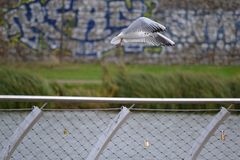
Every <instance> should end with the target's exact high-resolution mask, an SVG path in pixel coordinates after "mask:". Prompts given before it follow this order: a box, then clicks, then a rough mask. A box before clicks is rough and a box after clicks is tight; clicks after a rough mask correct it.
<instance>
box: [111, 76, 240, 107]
mask: <svg viewBox="0 0 240 160" xmlns="http://www.w3.org/2000/svg"><path fill="white" fill-rule="evenodd" d="M110 85H111V86H114V89H111V88H110V89H109V90H111V91H113V90H114V94H113V96H115V97H142V98H144V97H147V98H159V97H161V98H234V97H240V92H239V91H240V76H238V77H235V78H233V79H232V78H224V77H221V76H214V75H211V74H206V73H200V74H199V73H197V74H196V73H183V72H182V73H165V74H161V75H160V76H156V75H153V74H130V75H125V76H121V75H119V76H117V77H116V78H115V79H114V80H113V82H111V83H110ZM144 107H150V108H157V107H161V108H165V107H167V108H190V107H191V108H192V106H187V105H144ZM196 107H200V108H203V107H207V108H209V107H211V108H213V107H217V108H219V105H204V106H203V105H202V106H196ZM196 107H195V108H196Z"/></svg>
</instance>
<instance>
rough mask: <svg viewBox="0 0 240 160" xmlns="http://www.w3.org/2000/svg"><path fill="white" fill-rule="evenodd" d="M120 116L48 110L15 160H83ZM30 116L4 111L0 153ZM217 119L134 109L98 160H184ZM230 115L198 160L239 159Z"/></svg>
mask: <svg viewBox="0 0 240 160" xmlns="http://www.w3.org/2000/svg"><path fill="white" fill-rule="evenodd" d="M118 112H119V109H97V110H44V111H43V116H42V117H41V118H40V120H39V121H38V122H37V123H36V124H35V125H34V127H33V128H32V129H31V130H30V132H29V133H28V134H27V136H26V137H25V138H24V139H23V141H22V142H21V144H20V145H19V146H18V147H17V149H16V150H15V152H14V153H13V155H12V157H11V159H13V160H19V159H24V160H38V159H39V160H42V159H44V160H48V159H51V160H52V159H63V160H70V159H72V160H75V159H83V160H84V159H86V158H87V156H88V154H89V152H90V151H91V149H92V148H93V146H94V145H95V143H96V142H97V140H98V138H99V136H100V135H101V133H103V131H104V130H105V129H106V128H107V127H108V125H109V123H110V122H111V121H112V120H113V119H114V117H115V116H116V115H117V114H118ZM28 113H29V111H17V110H15V111H12V110H11V111H10V110H9V111H6V110H5V111H0V134H1V136H0V150H2V149H3V147H4V145H6V143H7V141H8V140H9V137H11V135H12V134H13V133H14V131H15V129H16V128H17V127H18V125H19V124H20V123H21V122H22V121H23V120H24V118H25V117H26V116H27V114H28ZM216 113H217V111H216V110H215V111H214V110H191V111H190V110H188V111H187V110H168V111H167V112H166V110H141V109H132V110H131V114H130V116H129V118H128V119H127V121H126V122H125V123H123V125H122V126H121V128H120V129H119V130H118V131H117V132H116V134H115V135H114V136H113V138H112V139H111V141H110V142H109V144H108V145H107V147H106V148H105V150H104V151H103V152H102V153H101V155H100V157H99V159H100V160H107V159H109V160H113V159H122V160H125V159H134V160H140V159H144V160H157V159H164V160H168V159H170V160H175V159H176V160H182V159H186V158H187V157H188V155H189V151H190V149H191V147H192V146H193V144H194V142H195V141H196V139H197V138H198V137H199V136H200V134H201V132H202V131H203V129H204V128H205V127H206V126H207V125H208V124H209V122H210V121H211V120H212V118H213V117H214V115H216ZM231 113H232V114H231V116H230V117H229V118H228V119H227V120H226V121H224V123H223V124H222V125H221V126H220V127H219V128H218V130H217V131H216V132H215V134H214V135H213V136H212V137H211V138H210V140H209V141H208V142H207V144H206V145H205V146H204V148H203V150H202V152H201V153H200V155H199V157H198V159H200V160H209V159H213V160H215V159H216V160H218V159H219V160H222V159H226V160H236V159H240V152H239V150H240V116H239V114H238V113H239V111H237V110H231Z"/></svg>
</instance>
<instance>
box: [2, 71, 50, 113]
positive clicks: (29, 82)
mask: <svg viewBox="0 0 240 160" xmlns="http://www.w3.org/2000/svg"><path fill="white" fill-rule="evenodd" d="M0 77H1V79H0V94H1V95H53V94H54V93H53V90H52V89H51V87H50V86H49V84H48V83H47V81H45V80H43V79H42V78H40V77H38V76H36V75H33V74H30V73H26V72H19V71H16V70H11V69H0ZM28 105H30V106H32V104H31V103H3V102H1V103H0V108H11V107H14V108H22V107H23V108H24V107H26V106H28Z"/></svg>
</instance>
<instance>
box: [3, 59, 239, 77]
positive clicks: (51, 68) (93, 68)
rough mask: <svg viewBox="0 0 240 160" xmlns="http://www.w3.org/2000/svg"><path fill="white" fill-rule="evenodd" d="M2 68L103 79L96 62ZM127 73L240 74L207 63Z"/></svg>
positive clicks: (114, 69)
mask: <svg viewBox="0 0 240 160" xmlns="http://www.w3.org/2000/svg"><path fill="white" fill-rule="evenodd" d="M0 67H1V68H3V67H5V68H13V69H16V70H23V71H29V72H33V73H35V74H38V75H39V76H41V77H43V78H46V79H47V80H101V79H102V69H101V65H100V64H98V63H96V64H80V63H65V64H54V65H52V64H32V63H30V64H1V65H0ZM108 69H109V71H110V73H111V74H112V75H115V74H117V73H118V72H119V69H118V67H117V66H116V65H113V64H110V65H108ZM126 71H127V73H142V74H146V73H148V74H154V75H161V74H164V73H176V72H185V73H209V74H213V75H218V76H224V77H234V76H237V75H240V67H239V66H207V65H191V66H187V65H186V66H184V65H179V66H161V65H126Z"/></svg>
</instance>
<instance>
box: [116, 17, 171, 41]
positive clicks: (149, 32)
mask: <svg viewBox="0 0 240 160" xmlns="http://www.w3.org/2000/svg"><path fill="white" fill-rule="evenodd" d="M165 30H166V27H165V26H163V25H161V24H160V23H157V22H155V21H153V20H151V19H149V18H146V17H140V18H138V19H136V20H135V21H133V22H132V23H131V24H130V25H129V26H128V27H127V28H126V29H123V31H122V32H121V33H120V34H119V35H117V36H116V37H114V38H113V39H112V40H111V44H113V45H116V46H122V45H123V44H126V43H145V44H147V45H150V46H160V45H164V46H173V45H175V43H174V42H173V41H172V40H171V39H169V38H167V37H166V36H164V35H162V34H161V33H160V32H163V31H165Z"/></svg>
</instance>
